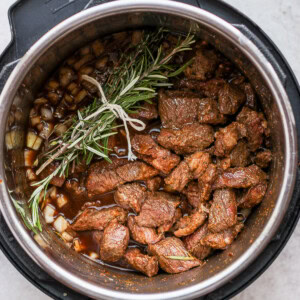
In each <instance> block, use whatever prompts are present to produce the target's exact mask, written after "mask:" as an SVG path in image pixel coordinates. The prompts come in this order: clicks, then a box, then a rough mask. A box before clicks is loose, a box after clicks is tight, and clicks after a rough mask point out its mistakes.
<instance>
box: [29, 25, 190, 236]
mask: <svg viewBox="0 0 300 300" xmlns="http://www.w3.org/2000/svg"><path fill="white" fill-rule="evenodd" d="M166 32H167V31H166V30H165V29H159V30H156V31H149V32H146V31H145V32H143V38H142V40H141V41H140V43H139V44H138V45H136V46H132V48H131V49H130V48H129V49H128V51H126V53H124V54H123V56H122V57H121V59H120V61H119V63H118V64H117V65H116V66H115V68H114V71H113V72H112V74H111V75H110V76H109V78H108V79H107V82H106V83H105V84H104V85H103V87H102V86H101V85H100V84H99V83H98V82H97V81H96V80H95V79H94V78H91V77H89V76H86V75H84V77H83V79H84V80H86V81H89V82H90V83H92V84H94V85H95V86H96V87H97V88H98V90H99V98H97V99H95V100H94V102H93V103H92V104H90V105H88V106H86V107H84V108H83V109H80V110H78V111H77V116H76V117H75V118H74V119H73V120H72V125H71V126H70V127H69V129H68V130H67V131H66V132H65V133H64V134H63V135H62V136H60V137H57V138H55V139H53V140H52V141H51V142H50V143H49V145H48V147H47V149H46V151H45V154H44V155H43V158H44V159H43V162H42V164H41V165H40V166H39V167H38V170H37V172H36V174H37V175H38V174H40V173H41V172H42V170H44V169H45V168H46V167H47V166H48V165H49V164H51V163H52V162H53V161H56V162H59V165H58V167H57V168H56V169H55V171H54V172H53V173H51V174H50V175H49V176H47V177H46V178H44V179H43V180H41V181H39V182H36V183H34V184H33V185H32V186H35V187H36V189H35V190H34V192H33V193H32V195H31V197H30V199H29V203H30V208H31V212H32V216H31V220H30V222H27V223H29V224H30V226H28V227H29V228H30V229H31V230H34V231H35V230H40V231H42V226H41V223H40V219H39V202H40V198H41V197H42V195H44V197H45V195H46V191H47V188H48V185H49V184H50V182H51V180H52V178H53V177H54V176H65V177H68V173H69V169H70V168H74V166H75V165H76V164H78V163H79V161H80V160H84V161H85V162H86V164H90V162H91V161H92V159H93V158H94V156H98V157H102V158H103V159H106V160H108V161H110V159H109V150H110V149H108V148H107V144H108V138H109V137H110V136H112V135H114V134H116V130H115V129H116V127H118V126H120V125H116V122H115V121H116V120H117V119H118V120H121V121H122V122H123V126H124V129H125V131H126V136H127V141H128V159H129V160H134V159H135V156H134V154H133V153H132V152H131V144H130V136H129V131H128V125H130V126H132V127H133V128H134V129H136V130H143V129H144V128H145V124H144V123H143V122H142V121H140V120H137V119H133V118H131V117H129V115H128V114H129V113H132V112H134V111H135V110H136V109H137V108H138V104H139V102H141V101H151V99H153V98H154V97H155V96H156V91H157V89H158V88H159V87H170V86H171V85H172V84H171V83H169V82H168V79H169V78H170V77H174V76H177V75H179V74H180V73H181V72H183V71H184V70H185V68H186V67H187V66H188V65H189V64H190V63H191V62H192V61H191V60H190V61H188V62H187V63H185V64H184V65H183V66H178V65H174V64H173V62H171V60H172V58H173V57H174V56H175V55H176V54H177V53H179V52H182V51H188V50H191V48H190V46H191V44H193V43H194V42H195V41H194V36H193V35H190V34H188V35H187V36H186V37H179V38H178V42H177V45H176V46H175V47H174V48H173V49H171V50H170V51H168V52H167V53H164V52H163V48H162V42H163V40H164V39H165V37H166ZM133 47H134V48H133ZM128 53H130V54H128Z"/></svg>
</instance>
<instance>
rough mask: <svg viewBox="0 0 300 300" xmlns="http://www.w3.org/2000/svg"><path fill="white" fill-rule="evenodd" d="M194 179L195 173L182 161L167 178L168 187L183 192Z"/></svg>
mask: <svg viewBox="0 0 300 300" xmlns="http://www.w3.org/2000/svg"><path fill="white" fill-rule="evenodd" d="M192 179H193V174H192V172H191V170H190V168H189V166H188V164H187V163H186V161H182V162H181V163H180V164H179V165H178V167H176V168H175V169H174V170H173V171H172V173H171V174H170V175H169V176H168V177H166V178H165V183H166V185H167V186H166V188H167V189H168V190H170V191H178V192H181V191H182V190H183V189H184V187H185V186H186V184H187V183H188V182H189V181H191V180H192Z"/></svg>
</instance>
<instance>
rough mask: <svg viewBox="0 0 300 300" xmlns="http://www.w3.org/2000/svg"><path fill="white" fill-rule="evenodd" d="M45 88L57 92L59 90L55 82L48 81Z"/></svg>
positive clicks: (57, 83)
mask: <svg viewBox="0 0 300 300" xmlns="http://www.w3.org/2000/svg"><path fill="white" fill-rule="evenodd" d="M46 88H47V89H48V90H57V89H58V88H59V82H58V81H56V80H50V81H49V82H48V83H47V85H46Z"/></svg>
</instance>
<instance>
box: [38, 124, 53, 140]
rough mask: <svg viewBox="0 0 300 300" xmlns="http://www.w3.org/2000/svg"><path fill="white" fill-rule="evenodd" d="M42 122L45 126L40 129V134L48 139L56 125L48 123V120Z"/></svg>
mask: <svg viewBox="0 0 300 300" xmlns="http://www.w3.org/2000/svg"><path fill="white" fill-rule="evenodd" d="M42 124H43V128H42V130H41V131H40V136H41V137H42V138H43V139H47V138H48V137H49V136H50V135H51V133H52V131H53V129H54V125H53V123H48V122H43V123H42Z"/></svg>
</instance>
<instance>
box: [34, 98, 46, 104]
mask: <svg viewBox="0 0 300 300" xmlns="http://www.w3.org/2000/svg"><path fill="white" fill-rule="evenodd" d="M33 103H34V104H38V105H41V104H47V103H48V100H47V99H46V98H44V97H42V98H37V99H35V100H34V102H33Z"/></svg>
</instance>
